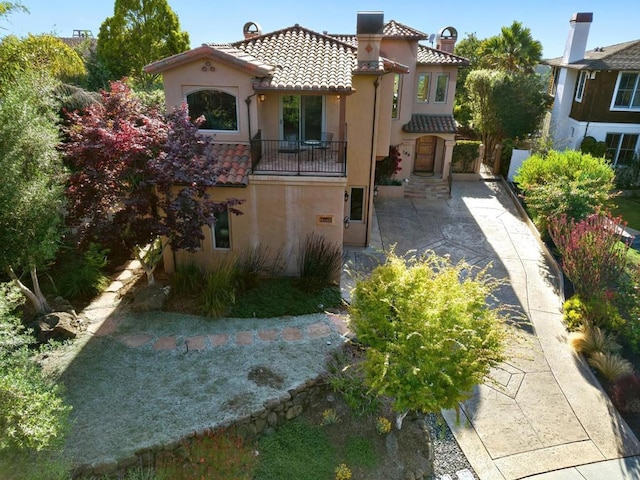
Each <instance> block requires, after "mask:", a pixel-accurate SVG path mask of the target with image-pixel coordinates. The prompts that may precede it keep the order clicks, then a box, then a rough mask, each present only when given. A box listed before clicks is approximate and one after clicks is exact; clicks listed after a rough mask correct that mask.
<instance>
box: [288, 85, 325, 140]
mask: <svg viewBox="0 0 640 480" xmlns="http://www.w3.org/2000/svg"><path fill="white" fill-rule="evenodd" d="M280 118H281V120H282V123H281V125H282V139H283V140H286V139H295V140H302V141H304V140H320V138H321V135H322V125H323V119H324V102H323V97H322V96H321V95H284V96H283V97H282V101H281V104H280Z"/></svg>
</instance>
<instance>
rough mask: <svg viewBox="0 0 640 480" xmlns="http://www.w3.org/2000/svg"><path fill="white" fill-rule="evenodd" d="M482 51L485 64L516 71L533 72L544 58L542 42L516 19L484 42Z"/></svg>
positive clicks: (481, 55) (490, 66) (481, 56)
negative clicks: (535, 38) (534, 37)
mask: <svg viewBox="0 0 640 480" xmlns="http://www.w3.org/2000/svg"><path fill="white" fill-rule="evenodd" d="M480 51H481V54H480V58H481V59H482V62H483V63H484V64H485V66H487V67H489V68H496V69H498V70H505V71H507V72H514V73H515V72H523V73H532V72H533V71H534V69H535V67H536V65H537V64H538V63H540V60H541V58H542V44H541V43H540V42H539V41H538V40H534V39H533V37H532V36H531V30H530V29H529V28H525V27H523V26H522V23H520V22H516V21H515V20H514V22H513V23H512V24H511V26H510V27H502V29H501V33H500V35H497V36H494V37H490V38H487V39H486V40H485V41H484V42H482V45H481V47H480Z"/></svg>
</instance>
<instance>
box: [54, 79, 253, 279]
mask: <svg viewBox="0 0 640 480" xmlns="http://www.w3.org/2000/svg"><path fill="white" fill-rule="evenodd" d="M70 120H71V122H70V126H69V127H68V129H67V132H68V134H69V138H70V141H69V142H67V143H66V145H65V149H66V155H67V159H68V161H69V163H70V164H71V165H72V168H73V170H74V172H73V173H72V175H71V178H70V182H69V188H68V189H67V197H68V198H69V220H70V221H71V222H73V223H74V225H76V226H79V227H80V235H81V239H87V240H92V239H100V240H102V241H103V242H105V241H106V242H116V241H117V242H121V243H122V244H123V245H124V246H125V247H126V248H128V249H131V250H132V251H133V252H134V253H135V254H136V256H138V257H139V259H140V260H141V262H142V264H143V267H144V268H145V270H146V273H147V277H148V280H149V283H153V269H154V268H155V265H156V263H157V261H158V260H159V258H160V253H161V252H162V249H163V248H164V247H165V246H166V245H168V244H171V246H172V248H174V249H184V250H189V251H193V250H195V249H197V248H199V247H200V242H201V240H202V239H203V238H204V235H203V233H202V228H203V227H204V226H205V225H213V224H214V222H215V213H216V212H219V211H221V210H224V209H226V208H229V209H230V211H231V212H232V213H235V214H240V213H241V212H240V211H239V210H237V209H235V208H234V206H235V205H238V204H240V203H241V201H240V200H237V199H227V200H225V201H223V202H214V201H211V199H210V198H209V193H208V189H209V188H211V187H213V186H214V185H215V181H216V178H217V176H218V174H219V173H220V171H221V170H220V164H219V162H218V158H216V157H215V156H214V155H213V154H212V153H211V149H210V141H209V139H208V138H209V137H205V136H203V135H201V134H200V133H199V131H198V128H197V127H196V125H194V124H193V123H192V122H191V121H190V119H189V117H188V114H187V108H186V105H183V106H182V107H181V108H179V109H177V110H176V111H175V112H174V113H173V114H171V115H170V116H169V117H168V118H167V119H166V120H165V118H164V117H163V116H162V115H161V114H159V113H158V111H157V110H155V109H148V108H146V107H144V105H143V104H142V103H141V101H140V100H139V99H138V98H137V97H136V96H135V95H134V94H133V92H132V91H131V89H130V88H129V87H128V86H127V85H126V84H124V83H123V82H113V83H112V85H111V90H110V91H103V92H102V103H99V104H94V105H91V106H89V108H88V109H87V110H86V111H84V112H82V113H77V112H76V113H72V114H71V115H70ZM159 237H162V238H163V241H162V242H160V241H159V240H158V238H159ZM148 245H151V247H152V248H151V249H146V247H147V246H148Z"/></svg>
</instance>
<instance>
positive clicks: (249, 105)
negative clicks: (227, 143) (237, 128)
mask: <svg viewBox="0 0 640 480" xmlns="http://www.w3.org/2000/svg"><path fill="white" fill-rule="evenodd" d="M256 95H257V94H256V92H255V91H254V92H253V93H252V94H251V95H249V96H248V97H247V98H245V99H244V101H245V103H246V104H247V122H248V126H249V143H251V97H255V96H256Z"/></svg>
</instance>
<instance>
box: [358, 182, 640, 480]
mask: <svg viewBox="0 0 640 480" xmlns="http://www.w3.org/2000/svg"><path fill="white" fill-rule="evenodd" d="M375 208H376V216H377V223H378V225H379V235H376V234H374V242H373V244H374V245H375V246H376V247H381V248H383V249H388V248H390V247H391V246H392V245H395V249H396V253H398V254H403V253H404V252H406V251H408V250H417V251H418V252H419V253H421V252H424V251H426V250H433V251H434V252H435V253H437V254H439V255H450V257H451V259H452V261H453V262H457V261H459V260H461V259H465V260H466V261H467V262H468V263H470V264H473V265H477V266H480V267H483V266H485V265H487V264H491V265H492V267H491V270H490V272H491V273H492V275H494V276H495V277H497V278H503V279H505V280H506V283H505V285H504V286H503V287H502V288H501V289H500V290H499V291H498V292H497V297H498V300H499V301H500V302H501V303H505V304H508V305H510V306H511V315H510V320H511V323H512V328H511V330H512V333H513V336H512V338H511V340H510V342H509V346H508V352H507V353H508V358H509V360H508V361H506V362H504V363H503V364H501V365H499V366H498V367H497V368H495V369H494V370H493V371H492V372H491V375H490V377H489V378H488V379H487V381H486V382H484V384H482V385H480V386H479V387H477V388H476V390H475V391H474V392H473V396H472V397H471V398H470V399H469V400H468V401H467V402H465V403H464V404H463V405H461V418H460V421H459V422H457V421H456V416H455V413H454V412H452V411H448V412H444V414H445V418H446V420H447V423H448V424H449V426H450V428H451V429H452V431H453V433H454V435H455V437H456V439H457V440H458V443H459V444H460V446H461V448H462V449H463V451H464V453H465V455H466V456H467V458H468V459H469V461H470V463H471V465H472V466H473V468H474V470H475V471H476V473H477V474H478V476H479V477H480V478H481V479H482V480H493V479H495V480H511V479H519V478H525V477H530V476H533V475H536V474H544V473H546V476H544V477H540V478H545V479H551V478H557V479H560V478H562V479H566V480H569V479H574V478H575V479H585V478H589V479H591V478H592V479H598V478H607V479H617V478H620V479H623V478H634V479H638V478H640V474H639V473H638V472H639V471H640V461H639V460H638V458H633V457H632V458H628V459H624V457H630V456H633V455H639V454H640V443H639V442H638V440H637V439H636V437H635V436H634V434H633V433H632V431H631V430H630V429H629V428H628V426H627V425H626V423H625V422H624V420H622V418H621V417H620V416H619V415H618V413H617V412H616V410H615V409H614V408H613V406H612V405H611V403H610V401H609V399H608V397H607V395H606V394H605V392H604V391H603V390H602V388H601V387H600V385H599V383H598V382H597V380H596V379H595V377H594V376H593V374H592V372H591V371H590V369H589V368H588V367H587V365H586V363H585V362H584V360H583V359H582V358H581V357H578V356H577V355H575V354H574V353H573V352H572V351H571V349H570V348H569V347H568V345H567V344H566V332H565V329H564V327H563V325H562V313H561V307H562V301H563V300H562V298H563V296H562V292H561V287H560V285H561V282H560V281H559V273H558V272H557V270H556V267H555V264H554V263H553V261H550V259H549V257H548V256H547V254H546V250H545V248H544V247H543V246H542V244H541V243H540V242H539V238H538V236H537V233H535V232H534V230H532V228H531V227H530V225H529V223H528V221H527V219H526V218H525V217H524V216H523V215H522V214H521V212H520V211H519V210H518V208H517V207H516V204H515V202H514V201H513V199H512V197H511V195H510V193H509V192H508V190H507V188H506V186H504V185H503V184H502V183H501V182H490V181H459V182H454V184H453V191H452V198H450V199H430V200H426V199H425V200H423V199H409V198H400V199H396V198H377V199H376V202H375ZM375 233H378V232H375ZM347 253H348V256H349V257H350V260H351V263H352V264H353V265H354V266H355V268H356V269H360V270H363V271H367V270H368V269H370V268H371V266H372V265H375V263H376V262H377V261H379V260H380V257H381V255H380V254H379V252H377V253H376V248H369V249H349V250H348V252H347ZM595 462H597V463H595ZM588 464H590V465H588ZM580 466H582V467H580ZM547 472H553V473H547ZM589 472H591V473H589ZM593 472H595V473H593ZM603 472H606V473H603ZM590 475H595V476H590ZM603 475H604V476H603Z"/></svg>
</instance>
